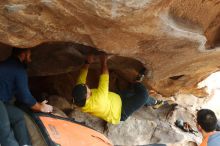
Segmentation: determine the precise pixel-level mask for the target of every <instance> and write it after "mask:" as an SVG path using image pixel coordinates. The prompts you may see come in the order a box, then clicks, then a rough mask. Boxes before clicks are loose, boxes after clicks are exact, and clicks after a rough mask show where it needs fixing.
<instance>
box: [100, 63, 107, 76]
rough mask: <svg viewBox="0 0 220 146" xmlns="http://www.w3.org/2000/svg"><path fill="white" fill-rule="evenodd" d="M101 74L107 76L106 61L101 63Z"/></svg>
mask: <svg viewBox="0 0 220 146" xmlns="http://www.w3.org/2000/svg"><path fill="white" fill-rule="evenodd" d="M101 72H102V74H108V65H107V60H105V61H104V62H102V63H101Z"/></svg>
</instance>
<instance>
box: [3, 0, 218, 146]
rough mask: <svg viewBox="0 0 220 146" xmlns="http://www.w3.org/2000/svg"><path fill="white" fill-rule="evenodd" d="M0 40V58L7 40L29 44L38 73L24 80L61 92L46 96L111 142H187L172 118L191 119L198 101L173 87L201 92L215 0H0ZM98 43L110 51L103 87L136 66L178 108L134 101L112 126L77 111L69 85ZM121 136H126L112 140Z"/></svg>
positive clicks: (212, 64)
mask: <svg viewBox="0 0 220 146" xmlns="http://www.w3.org/2000/svg"><path fill="white" fill-rule="evenodd" d="M0 42H1V44H0V60H2V59H4V58H6V57H7V56H9V53H10V48H11V47H12V46H16V47H23V48H31V47H33V48H31V49H32V50H33V63H32V64H31V65H30V68H29V74H30V75H32V76H42V77H40V78H32V81H31V82H32V85H34V86H31V88H32V91H33V92H35V93H36V97H40V96H41V93H43V92H48V93H49V94H50V95H51V94H52V95H54V94H55V95H59V96H63V97H65V98H66V99H67V100H68V101H63V100H64V99H60V100H59V99H57V98H59V97H53V98H55V99H56V100H57V101H62V103H63V104H61V105H59V103H56V102H57V101H55V102H52V101H53V99H52V101H51V103H52V104H54V105H56V106H58V107H59V108H61V109H63V110H64V111H65V112H67V111H69V112H68V115H69V116H70V117H74V118H76V119H78V120H79V121H81V122H84V123H86V124H88V125H89V126H91V127H94V128H95V129H97V130H98V131H100V132H103V133H105V134H106V135H107V136H108V137H109V138H110V139H111V140H112V141H113V142H114V143H115V144H118V145H121V144H123V145H137V144H148V143H166V144H170V146H174V145H175V146H186V145H189V146H194V145H195V144H194V142H198V140H197V139H196V138H195V137H194V136H192V135H187V134H185V133H183V132H181V131H180V130H179V129H176V128H175V127H173V126H172V125H173V122H174V121H175V120H176V118H179V117H181V118H184V119H185V120H189V121H190V120H192V118H193V117H192V115H193V114H191V113H192V111H193V110H195V108H197V107H194V105H195V104H193V103H197V104H200V99H198V98H196V97H195V96H178V94H186V93H192V94H194V95H197V96H198V97H203V96H205V95H206V94H205V92H204V91H203V88H202V89H197V83H199V82H200V81H201V80H203V79H204V78H206V77H207V76H208V75H209V74H211V73H213V72H215V71H217V70H219V67H220V66H219V56H220V51H219V49H220V47H219V43H220V1H219V0H74V1H73V0H32V1H27V0H1V3H0ZM99 50H101V51H105V52H107V53H110V54H114V55H115V56H113V57H112V58H111V59H110V60H109V66H110V71H111V79H112V81H111V82H113V83H111V85H110V87H111V89H113V90H114V87H115V86H112V85H116V84H118V85H119V86H122V87H126V85H127V81H129V80H132V79H133V78H134V75H135V74H136V72H137V70H139V69H140V68H142V67H143V66H144V67H146V68H147V69H148V71H149V72H148V74H147V79H146V80H145V82H144V83H145V85H146V86H147V87H149V88H150V89H153V90H155V91H156V92H157V93H159V94H161V95H162V96H161V97H160V98H164V97H165V96H171V95H173V96H174V97H173V98H174V99H175V100H176V101H177V102H179V103H181V106H180V108H179V109H178V110H176V111H175V112H174V113H173V115H171V116H170V117H168V118H167V114H166V113H165V112H166V110H158V111H156V112H155V111H152V110H151V108H142V109H141V110H140V111H139V112H137V113H136V114H134V115H133V116H132V117H131V118H129V119H128V121H126V122H124V123H121V124H120V125H118V126H112V125H106V124H105V122H103V121H102V120H99V119H96V118H94V117H91V116H89V115H87V114H80V111H79V110H78V109H75V108H74V107H72V106H71V104H70V102H71V100H72V99H71V92H70V91H71V88H72V86H73V85H74V81H75V78H76V75H77V71H78V69H79V67H80V65H81V64H82V63H83V57H84V55H85V54H87V53H91V52H92V53H95V54H97V53H98V51H99ZM98 66H99V65H98V63H97V62H95V63H94V64H93V65H92V67H91V68H92V69H93V72H92V74H91V76H90V77H89V78H90V79H89V80H90V81H93V80H97V75H98V71H97V68H98ZM47 75H51V77H49V79H48V78H47V77H45V76H47ZM119 80H120V82H119ZM43 82H46V83H47V84H43ZM95 83H96V82H95ZM95 83H89V84H91V85H90V86H91V87H92V86H95V85H96V84H95ZM42 85H44V86H42ZM177 93H178V94H177ZM185 99H187V100H185ZM183 101H184V102H183ZM192 102H193V103H192ZM66 106H67V107H68V108H67V107H66ZM66 108H67V109H68V110H67V109H66ZM189 108H190V109H192V111H188V110H189ZM134 123H138V124H136V125H135V124H134ZM192 123H193V122H192ZM139 126H140V127H139ZM145 128H146V129H150V131H149V133H146V129H145ZM131 131H132V132H133V131H135V132H136V133H135V134H138V135H139V137H138V139H136V137H135V136H134V135H133V136H131V135H130V133H131ZM147 134H148V135H147ZM122 135H123V137H126V139H118V137H120V136H122ZM115 136H116V137H115ZM171 137H173V139H171Z"/></svg>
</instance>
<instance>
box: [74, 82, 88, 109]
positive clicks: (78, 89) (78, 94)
mask: <svg viewBox="0 0 220 146" xmlns="http://www.w3.org/2000/svg"><path fill="white" fill-rule="evenodd" d="M86 94H87V88H86V85H84V84H79V85H76V86H75V87H74V88H73V91H72V96H73V99H74V103H75V104H76V105H77V106H79V107H83V106H84V105H85V104H86Z"/></svg>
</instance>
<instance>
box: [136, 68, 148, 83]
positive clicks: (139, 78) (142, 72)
mask: <svg viewBox="0 0 220 146" xmlns="http://www.w3.org/2000/svg"><path fill="white" fill-rule="evenodd" d="M145 72H146V68H142V69H141V70H140V71H139V72H138V75H137V77H136V78H135V81H136V82H142V81H143V80H144V77H145Z"/></svg>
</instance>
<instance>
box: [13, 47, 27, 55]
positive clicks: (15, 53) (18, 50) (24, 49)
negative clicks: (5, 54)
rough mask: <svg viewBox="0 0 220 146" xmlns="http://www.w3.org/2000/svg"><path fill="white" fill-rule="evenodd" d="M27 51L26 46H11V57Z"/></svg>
mask: <svg viewBox="0 0 220 146" xmlns="http://www.w3.org/2000/svg"><path fill="white" fill-rule="evenodd" d="M26 51H28V49H27V48H17V47H13V48H12V51H11V56H13V57H17V56H19V55H20V54H21V53H23V52H26Z"/></svg>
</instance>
